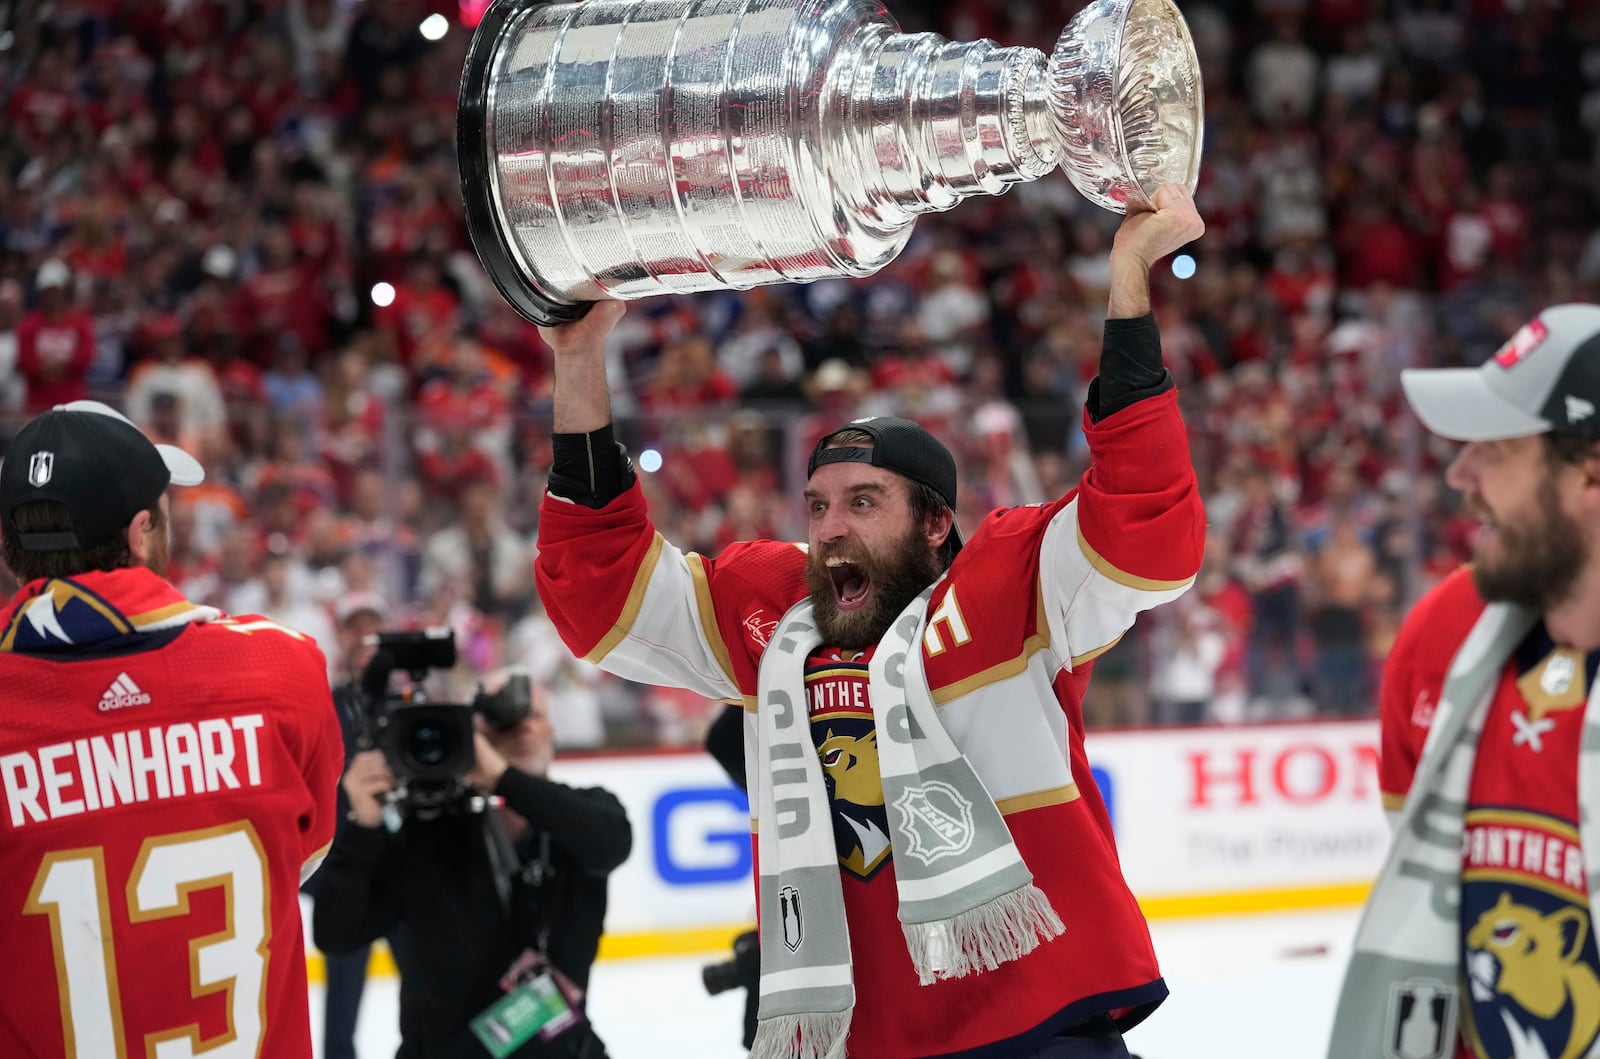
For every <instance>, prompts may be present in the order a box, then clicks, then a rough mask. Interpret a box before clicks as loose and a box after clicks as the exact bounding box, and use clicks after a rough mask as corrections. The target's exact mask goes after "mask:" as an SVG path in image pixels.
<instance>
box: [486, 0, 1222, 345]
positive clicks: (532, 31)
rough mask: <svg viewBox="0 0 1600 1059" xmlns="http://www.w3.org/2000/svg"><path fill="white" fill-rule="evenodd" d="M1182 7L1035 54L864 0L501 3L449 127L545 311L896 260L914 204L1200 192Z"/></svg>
mask: <svg viewBox="0 0 1600 1059" xmlns="http://www.w3.org/2000/svg"><path fill="white" fill-rule="evenodd" d="M1201 112H1202V98H1201V85H1200V73H1199V63H1198V61H1197V59H1196V57H1195V52H1194V44H1193V41H1192V40H1191V38H1190V36H1189V30H1188V27H1187V26H1186V25H1185V23H1184V21H1183V16H1182V15H1181V14H1179V13H1178V10H1177V8H1176V7H1175V6H1173V3H1172V0H1093V2H1092V3H1090V4H1089V6H1088V7H1086V8H1084V9H1083V10H1082V11H1081V12H1079V13H1078V15H1077V16H1076V17H1075V18H1074V19H1073V20H1072V22H1071V24H1069V25H1068V26H1067V28H1066V30H1065V31H1063V33H1062V34H1061V39H1060V40H1059V41H1058V42H1057V44H1056V48H1055V53H1054V54H1053V55H1052V56H1051V57H1050V58H1049V60H1048V61H1047V60H1046V59H1045V56H1044V54H1043V53H1042V52H1040V51H1038V50H1037V49H1034V48H1002V47H999V46H997V45H996V44H995V43H994V42H993V41H988V40H980V41H975V42H971V43H963V42H952V41H947V40H945V39H944V38H943V37H941V36H938V35H937V34H933V33H901V32H899V27H898V26H897V25H896V24H895V22H894V21H893V19H892V18H890V16H889V15H888V14H887V13H886V12H885V11H884V10H883V9H882V8H881V7H880V6H879V5H878V4H877V3H875V2H870V0H580V2H577V3H545V2H543V0H495V3H494V4H493V5H492V6H491V7H490V8H489V10H488V12H487V13H486V14H485V15H484V18H483V21H482V22H481V23H480V24H479V26H478V30H477V33H476V35H475V36H474V38H473V41H472V46H471V50H470V51H469V53H468V55H467V64H466V70H465V73H464V75H463V77H462V85H461V98H460V106H459V111H458V120H457V141H458V147H459V151H460V167H461V189H462V194H463V196H464V198H465V200H466V208H467V218H468V223H469V226H470V230H471V232H472V239H473V242H474V244H475V246H476V248H477V251H478V256H479V257H480V258H481V259H482V261H483V263H484V265H485V267H486V268H487V269H488V271H489V275H490V276H491V277H492V278H493V280H494V283H495V286H497V287H498V288H499V289H500V292H501V294H503V295H504V296H505V297H506V299H507V301H509V302H510V303H511V304H512V305H513V306H514V307H516V309H517V310H518V311H519V312H520V313H522V314H523V315H524V316H526V317H527V318H528V319H530V320H532V321H534V322H535V323H539V324H556V323H562V322H566V321H569V320H574V319H577V318H578V317H580V316H582V315H583V313H584V312H585V311H586V309H587V307H588V304H589V303H590V302H593V301H596V300H599V299H602V298H613V299H633V298H644V297H649V296H651V295H657V294H675V293H686V292H690V291H703V290H717V289H726V288H733V289H744V288H748V287H753V286H756V285H757V284H762V283H786V282H806V281H809V280H815V279H820V278H822V277H824V276H865V275H870V274H872V273H873V272H876V271H877V270H878V269H880V268H882V267H883V266H884V265H886V264H888V263H889V262H890V261H891V260H892V259H893V258H894V256H895V255H896V254H898V253H899V252H900V250H901V249H902V248H903V247H904V246H905V243H906V240H907V239H908V238H910V235H911V227H912V225H913V223H915V221H916V218H917V216H918V215H919V214H922V213H928V212H930V211H933V210H947V209H949V208H950V207H952V206H954V205H955V204H956V203H957V202H959V201H961V200H962V199H963V198H966V197H967V196H969V195H977V194H989V195H996V194H999V193H1001V192H1003V191H1005V190H1006V189H1007V188H1008V187H1009V186H1010V185H1012V184H1014V183H1016V182H1017V181H1021V180H1036V179H1038V178H1039V177H1041V176H1043V175H1045V174H1046V173H1048V172H1050V171H1051V170H1052V169H1054V168H1055V167H1056V166H1057V165H1058V164H1059V165H1061V166H1062V167H1063V168H1065V169H1066V171H1067V175H1068V176H1069V177H1070V178H1071V179H1072V182H1073V184H1074V185H1076V186H1077V188H1078V190H1079V191H1081V192H1082V193H1083V194H1084V195H1086V196H1087V197H1088V198H1089V199H1091V200H1093V201H1094V202H1096V203H1098V204H1099V205H1101V206H1103V207H1105V208H1106V209H1109V210H1115V211H1117V212H1122V211H1123V210H1124V209H1125V205H1126V204H1127V203H1130V202H1132V203H1135V204H1137V205H1141V206H1142V205H1146V204H1147V203H1148V200H1149V197H1150V196H1151V195H1153V194H1154V193H1155V189H1156V188H1157V187H1158V186H1159V185H1161V184H1164V183H1182V184H1186V185H1188V186H1189V188H1190V189H1191V190H1193V188H1194V184H1195V179H1196V177H1197V175H1198V173H1199V166H1200V143H1201V131H1202V126H1201V120H1202V113H1201Z"/></svg>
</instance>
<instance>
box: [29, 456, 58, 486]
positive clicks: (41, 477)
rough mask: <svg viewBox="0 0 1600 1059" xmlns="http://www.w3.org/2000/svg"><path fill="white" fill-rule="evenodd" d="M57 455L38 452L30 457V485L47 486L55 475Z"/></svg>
mask: <svg viewBox="0 0 1600 1059" xmlns="http://www.w3.org/2000/svg"><path fill="white" fill-rule="evenodd" d="M55 469H56V454H55V453H53V452H36V453H34V454H33V455H32V456H30V457H28V484H29V485H32V486H42V485H47V484H49V482H50V476H51V475H52V474H54V473H55Z"/></svg>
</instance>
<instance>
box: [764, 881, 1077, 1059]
mask: <svg viewBox="0 0 1600 1059" xmlns="http://www.w3.org/2000/svg"><path fill="white" fill-rule="evenodd" d="M901 926H902V927H903V928H904V930H905V935H906V947H907V948H908V949H910V951H911V965H912V966H913V967H915V968H916V970H917V978H918V980H919V981H920V982H921V984H923V985H930V984H932V983H933V982H934V981H936V980H939V979H944V978H963V977H965V976H966V975H969V974H975V973H977V972H979V971H992V970H994V969H995V968H996V967H999V966H1000V965H1001V964H1002V963H1009V962H1010V961H1012V960H1016V959H1020V958H1021V957H1023V956H1026V955H1027V954H1028V953H1030V952H1032V951H1033V950H1034V949H1036V948H1038V947H1039V945H1040V943H1041V942H1045V941H1049V940H1050V939H1051V938H1056V937H1060V936H1061V935H1062V934H1064V933H1065V932H1066V929H1067V928H1066V926H1065V925H1064V924H1063V923H1062V922H1061V917H1060V916H1058V915H1056V910H1055V909H1054V908H1052V907H1051V906H1050V899H1049V898H1048V897H1046V896H1045V894H1044V891H1043V890H1041V889H1039V888H1038V887H1037V886H1035V885H1033V884H1032V883H1028V884H1027V885H1026V886H1023V887H1021V888H1019V889H1016V890H1012V891H1011V892H1010V893H1004V894H1001V895H1000V896H999V897H996V898H995V899H994V900H992V901H986V902H984V903H983V904H981V905H979V906H978V907H976V908H970V909H968V910H966V911H965V912H961V913H958V914H957V915H955V916H953V917H951V918H950V919H936V920H932V921H931V922H927V923H903V924H901ZM756 1059H762V1057H756Z"/></svg>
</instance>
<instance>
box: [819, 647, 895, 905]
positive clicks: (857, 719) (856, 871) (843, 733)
mask: <svg viewBox="0 0 1600 1059" xmlns="http://www.w3.org/2000/svg"><path fill="white" fill-rule="evenodd" d="M866 689H867V664H866V662H864V661H863V662H842V661H838V660H832V661H830V662H828V663H827V664H823V665H813V666H810V667H808V669H807V671H806V701H807V704H808V706H809V712H810V716H811V736H812V740H813V741H814V742H815V743H816V746H817V756H818V757H819V758H820V759H821V761H822V774H823V778H824V780H825V781H826V783H827V787H828V801H829V803H830V804H831V806H832V808H833V838H834V843H835V844H836V845H837V846H838V849H839V866H840V867H842V868H844V870H845V871H848V872H849V873H850V874H852V875H855V876H857V877H858V878H861V879H870V878H872V876H874V875H876V874H877V873H878V871H879V869H881V868H882V867H883V866H884V865H885V864H887V863H888V862H889V815H888V810H887V809H886V808H885V806H884V804H883V780H882V777H881V774H880V773H879V771H878V733H877V730H876V728H875V727H874V726H873V723H872V710H871V709H870V707H869V706H868V704H867V696H866Z"/></svg>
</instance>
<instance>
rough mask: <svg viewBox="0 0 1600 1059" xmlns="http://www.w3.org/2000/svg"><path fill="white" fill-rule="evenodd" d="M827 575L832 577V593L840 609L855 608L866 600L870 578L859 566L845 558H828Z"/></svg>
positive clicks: (869, 590)
mask: <svg viewBox="0 0 1600 1059" xmlns="http://www.w3.org/2000/svg"><path fill="white" fill-rule="evenodd" d="M828 576H829V577H831V578H832V579H833V594H834V596H835V597H836V598H837V599H838V600H839V609H840V610H855V609H856V608H858V607H860V606H861V605H862V604H863V603H865V602H866V601H867V594H868V593H869V592H871V590H872V579H871V578H870V577H868V576H867V572H866V570H864V569H863V568H861V567H860V566H858V565H856V564H855V563H852V562H850V561H849V560H847V559H829V560H828Z"/></svg>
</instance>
